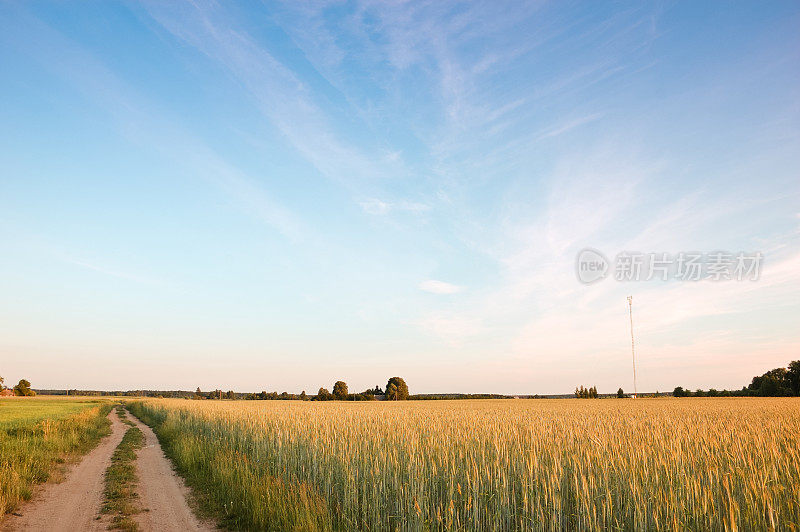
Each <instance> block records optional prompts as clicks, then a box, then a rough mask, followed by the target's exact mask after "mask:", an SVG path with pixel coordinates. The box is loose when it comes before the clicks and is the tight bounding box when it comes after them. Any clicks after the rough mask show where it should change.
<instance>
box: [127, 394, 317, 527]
mask: <svg viewBox="0 0 800 532" xmlns="http://www.w3.org/2000/svg"><path fill="white" fill-rule="evenodd" d="M128 409H129V410H130V412H131V413H132V414H134V415H135V416H136V417H138V418H139V419H140V420H141V421H142V422H144V423H145V424H147V425H149V426H150V427H152V428H153V431H154V432H155V433H156V435H157V436H158V439H159V441H160V443H161V447H162V449H163V450H164V453H165V454H166V455H167V457H169V458H170V459H171V460H172V462H173V464H174V466H175V468H176V470H177V471H178V473H179V474H180V475H181V476H182V477H183V478H184V480H185V481H186V483H187V485H188V486H189V487H191V488H192V490H193V497H194V499H195V500H194V502H195V503H196V505H197V507H198V510H199V512H200V514H201V515H202V516H203V517H206V518H212V519H215V520H216V521H217V522H218V525H219V526H220V527H222V528H227V529H231V530H272V531H281V532H284V531H308V530H332V529H333V524H332V523H333V519H332V516H331V514H330V511H329V508H328V502H327V501H326V500H325V499H324V498H323V497H322V496H321V495H320V494H319V492H317V491H316V490H315V489H313V488H312V487H310V486H308V485H307V484H303V483H298V482H292V481H287V480H285V479H281V478H278V477H276V476H275V475H273V474H272V473H271V472H270V471H269V470H268V468H267V467H266V464H259V463H256V462H254V461H253V460H252V459H251V458H250V457H249V456H247V455H246V454H244V453H241V452H238V451H236V450H234V449H231V448H230V447H228V446H227V445H226V444H225V442H224V441H223V440H221V439H220V438H217V437H216V436H215V435H214V434H213V433H209V432H204V431H198V432H193V431H186V430H184V428H183V427H182V425H181V420H179V419H178V417H177V416H178V415H179V414H178V413H177V412H171V413H167V412H166V411H164V410H156V409H151V408H146V407H145V406H144V405H143V404H142V403H140V402H133V403H129V404H128Z"/></svg>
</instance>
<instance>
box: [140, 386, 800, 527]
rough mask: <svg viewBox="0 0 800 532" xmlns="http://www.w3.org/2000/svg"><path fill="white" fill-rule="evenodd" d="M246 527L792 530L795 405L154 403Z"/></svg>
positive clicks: (168, 431)
mask: <svg viewBox="0 0 800 532" xmlns="http://www.w3.org/2000/svg"><path fill="white" fill-rule="evenodd" d="M131 408H132V410H133V412H134V413H136V414H137V415H139V416H140V417H142V418H143V419H145V420H146V421H147V422H148V423H151V424H152V425H153V426H154V427H156V430H157V432H158V433H159V436H160V438H161V439H162V442H163V443H164V445H165V449H166V452H167V453H168V454H169V455H170V456H171V457H172V458H173V459H174V460H175V462H176V464H177V466H178V468H179V471H181V472H182V473H183V474H184V475H185V476H186V478H187V480H188V481H189V483H190V484H191V485H192V486H193V487H195V489H196V490H197V491H199V492H200V493H201V503H202V504H205V505H207V506H210V507H212V508H213V509H215V510H216V511H218V512H222V513H223V514H224V515H225V517H226V520H227V521H228V523H227V524H228V526H231V527H234V528H240V529H282V530H286V529H343V530H353V529H362V530H424V529H470V530H598V529H620V530H622V529H624V530H631V529H636V530H678V529H692V530H769V529H782V530H789V529H797V528H798V527H800V400H799V399H789V398H787V399H772V398H763V399H760V398H746V399H745V398H733V399H638V400H618V399H608V400H593V401H581V400H481V401H430V402H413V401H409V402H396V403H393V402H389V403H386V402H382V403H375V402H373V403H346V402H327V403H325V402H323V403H316V402H314V403H312V402H299V401H187V400H178V399H176V400H148V401H145V402H139V403H134V404H132V405H131Z"/></svg>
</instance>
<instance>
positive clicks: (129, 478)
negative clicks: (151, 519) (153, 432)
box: [101, 405, 144, 531]
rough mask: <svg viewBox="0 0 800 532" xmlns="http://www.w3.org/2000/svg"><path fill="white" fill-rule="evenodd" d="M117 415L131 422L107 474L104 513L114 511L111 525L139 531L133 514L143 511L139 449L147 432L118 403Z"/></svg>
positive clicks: (113, 456)
mask: <svg viewBox="0 0 800 532" xmlns="http://www.w3.org/2000/svg"><path fill="white" fill-rule="evenodd" d="M117 416H119V418H120V420H122V422H123V423H125V424H126V425H128V427H129V428H128V430H126V431H125V435H124V436H123V437H122V441H121V442H120V443H119V445H117V448H116V449H115V450H114V454H113V455H112V456H111V465H110V466H108V469H106V474H105V483H106V488H105V501H104V503H103V508H102V510H101V513H104V514H111V515H112V518H111V527H112V528H114V529H117V530H130V531H135V530H138V529H139V526H138V524H137V523H136V521H135V520H134V519H133V516H134V515H135V514H137V513H139V512H141V508H140V506H139V504H138V498H139V495H138V494H137V493H136V485H137V484H138V481H139V478H138V475H137V474H136V451H137V449H141V448H142V445H143V444H144V435H143V434H142V431H141V430H139V429H138V428H137V427H136V425H135V424H134V423H133V422H132V421H131V420H129V419H128V418H127V416H126V415H125V409H124V408H123V407H122V406H121V405H118V406H117Z"/></svg>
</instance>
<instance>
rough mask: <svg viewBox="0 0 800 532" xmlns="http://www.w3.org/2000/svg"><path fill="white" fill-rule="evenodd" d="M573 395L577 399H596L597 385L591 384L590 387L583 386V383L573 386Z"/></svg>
mask: <svg viewBox="0 0 800 532" xmlns="http://www.w3.org/2000/svg"><path fill="white" fill-rule="evenodd" d="M575 397H577V398H578V399H597V387H596V386H592V387H591V388H584V387H583V385H581V386H580V387H578V388H575Z"/></svg>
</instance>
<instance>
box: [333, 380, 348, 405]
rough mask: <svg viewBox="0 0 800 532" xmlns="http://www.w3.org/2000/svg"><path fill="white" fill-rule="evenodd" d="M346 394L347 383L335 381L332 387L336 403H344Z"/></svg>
mask: <svg viewBox="0 0 800 532" xmlns="http://www.w3.org/2000/svg"><path fill="white" fill-rule="evenodd" d="M347 393H348V392H347V383H346V382H344V381H336V384H334V385H333V397H334V398H335V399H336V400H337V401H346V400H347Z"/></svg>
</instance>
